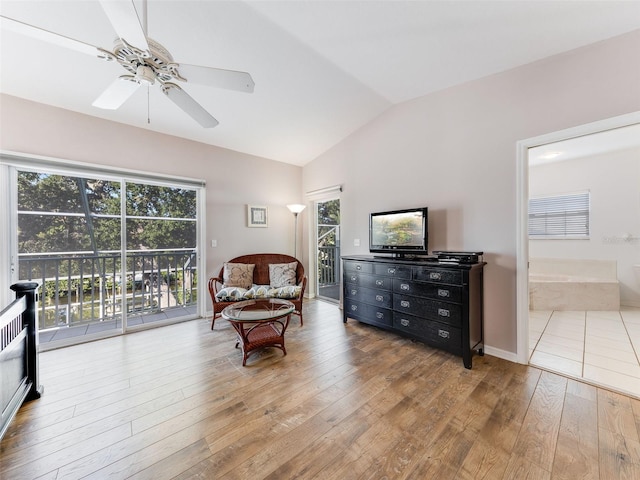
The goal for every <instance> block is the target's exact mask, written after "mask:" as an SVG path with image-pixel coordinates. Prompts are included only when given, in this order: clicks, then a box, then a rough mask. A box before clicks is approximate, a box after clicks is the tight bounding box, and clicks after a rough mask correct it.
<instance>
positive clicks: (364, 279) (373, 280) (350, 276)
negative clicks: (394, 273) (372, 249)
mask: <svg viewBox="0 0 640 480" xmlns="http://www.w3.org/2000/svg"><path fill="white" fill-rule="evenodd" d="M344 278H345V283H347V284H349V285H359V286H361V287H367V288H379V289H381V290H391V289H392V288H393V278H391V277H379V276H376V275H367V274H366V273H360V272H354V271H351V272H346V273H345V275H344Z"/></svg>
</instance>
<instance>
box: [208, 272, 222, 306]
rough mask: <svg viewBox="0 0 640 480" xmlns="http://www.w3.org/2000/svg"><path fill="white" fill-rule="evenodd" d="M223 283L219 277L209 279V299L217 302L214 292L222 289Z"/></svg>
mask: <svg viewBox="0 0 640 480" xmlns="http://www.w3.org/2000/svg"><path fill="white" fill-rule="evenodd" d="M222 285H224V283H223V280H222V279H221V278H220V277H211V278H210V279H209V293H210V294H211V300H213V301H214V302H217V301H218V299H217V298H216V294H217V293H218V292H219V291H220V290H221V289H222V288H221V287H222Z"/></svg>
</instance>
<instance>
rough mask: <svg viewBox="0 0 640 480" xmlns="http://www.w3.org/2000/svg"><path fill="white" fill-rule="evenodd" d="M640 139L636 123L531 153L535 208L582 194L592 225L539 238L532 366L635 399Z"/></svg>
mask: <svg viewBox="0 0 640 480" xmlns="http://www.w3.org/2000/svg"><path fill="white" fill-rule="evenodd" d="M639 139H640V125H632V126H628V127H624V128H619V129H615V130H610V131H606V132H601V133H598V134H593V135H588V136H583V137H578V138H575V139H571V140H566V141H562V142H557V143H554V144H549V145H543V146H540V147H536V148H531V149H530V150H529V199H530V205H531V204H532V203H531V202H532V201H535V200H536V199H541V200H542V201H545V200H547V199H549V197H556V196H577V197H580V198H581V201H583V202H586V203H584V205H586V211H587V215H586V217H585V219H586V225H584V223H585V222H583V220H582V219H581V220H580V222H579V223H581V224H582V225H581V226H582V227H583V228H586V232H587V233H586V235H585V234H584V232H583V231H581V232H578V234H574V233H575V232H574V230H571V234H570V235H567V236H566V237H564V238H557V237H556V238H553V237H549V236H547V237H545V236H543V235H540V236H537V237H536V236H534V235H531V234H530V237H529V274H530V275H529V294H530V297H529V298H530V305H529V308H530V314H529V327H530V329H529V330H530V339H529V349H530V353H531V358H530V362H531V364H532V365H538V366H540V367H542V368H547V369H550V370H554V371H560V372H562V373H565V374H567V375H570V376H573V377H576V378H582V379H584V380H587V381H592V382H594V383H599V384H608V385H610V386H613V387H615V388H617V389H619V390H622V391H625V392H627V393H631V394H634V395H635V396H640V362H639V361H638V355H637V354H636V352H638V353H640V266H639V265H640V145H639V143H638V142H639ZM585 199H586V200H585ZM531 211H532V210H530V212H531ZM554 221H555V220H554ZM530 225H531V223H530ZM530 233H531V229H530ZM607 382H608V383H607Z"/></svg>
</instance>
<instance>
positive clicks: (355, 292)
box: [342, 255, 485, 368]
mask: <svg viewBox="0 0 640 480" xmlns="http://www.w3.org/2000/svg"><path fill="white" fill-rule="evenodd" d="M342 260H343V267H344V268H343V294H344V311H343V312H344V313H343V316H344V318H343V320H344V322H345V323H346V322H347V319H348V318H352V319H355V320H358V321H360V322H363V323H368V324H371V325H375V326H377V327H380V328H384V329H387V330H392V331H395V332H398V333H400V334H402V335H406V336H408V337H411V338H414V339H416V340H420V341H422V342H424V343H426V344H427V345H430V346H432V347H436V348H441V349H443V350H446V351H448V352H451V353H453V354H456V355H460V356H462V361H463V363H464V366H465V367H466V368H471V357H472V355H473V353H474V351H477V352H478V354H479V355H483V354H484V343H483V269H484V265H485V262H478V263H474V264H455V263H445V262H439V261H428V260H413V259H412V260H408V259H396V258H392V257H374V256H364V255H363V256H345V257H342Z"/></svg>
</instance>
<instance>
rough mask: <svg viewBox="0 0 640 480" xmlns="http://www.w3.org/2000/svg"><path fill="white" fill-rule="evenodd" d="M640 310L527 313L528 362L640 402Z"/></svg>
mask: <svg viewBox="0 0 640 480" xmlns="http://www.w3.org/2000/svg"><path fill="white" fill-rule="evenodd" d="M639 355H640V309H638V308H630V307H629V308H626V309H622V310H620V311H606V312H595V311H586V312H585V311H570V312H561V311H530V312H529V363H530V364H531V365H534V366H538V367H541V368H544V369H547V370H551V371H554V372H558V373H562V374H565V375H568V376H571V377H574V378H580V379H583V380H585V381H587V382H591V383H594V384H597V385H601V386H605V387H611V388H613V389H615V390H618V391H621V392H624V393H627V394H630V395H632V396H635V397H640V362H639V360H638V357H639Z"/></svg>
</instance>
